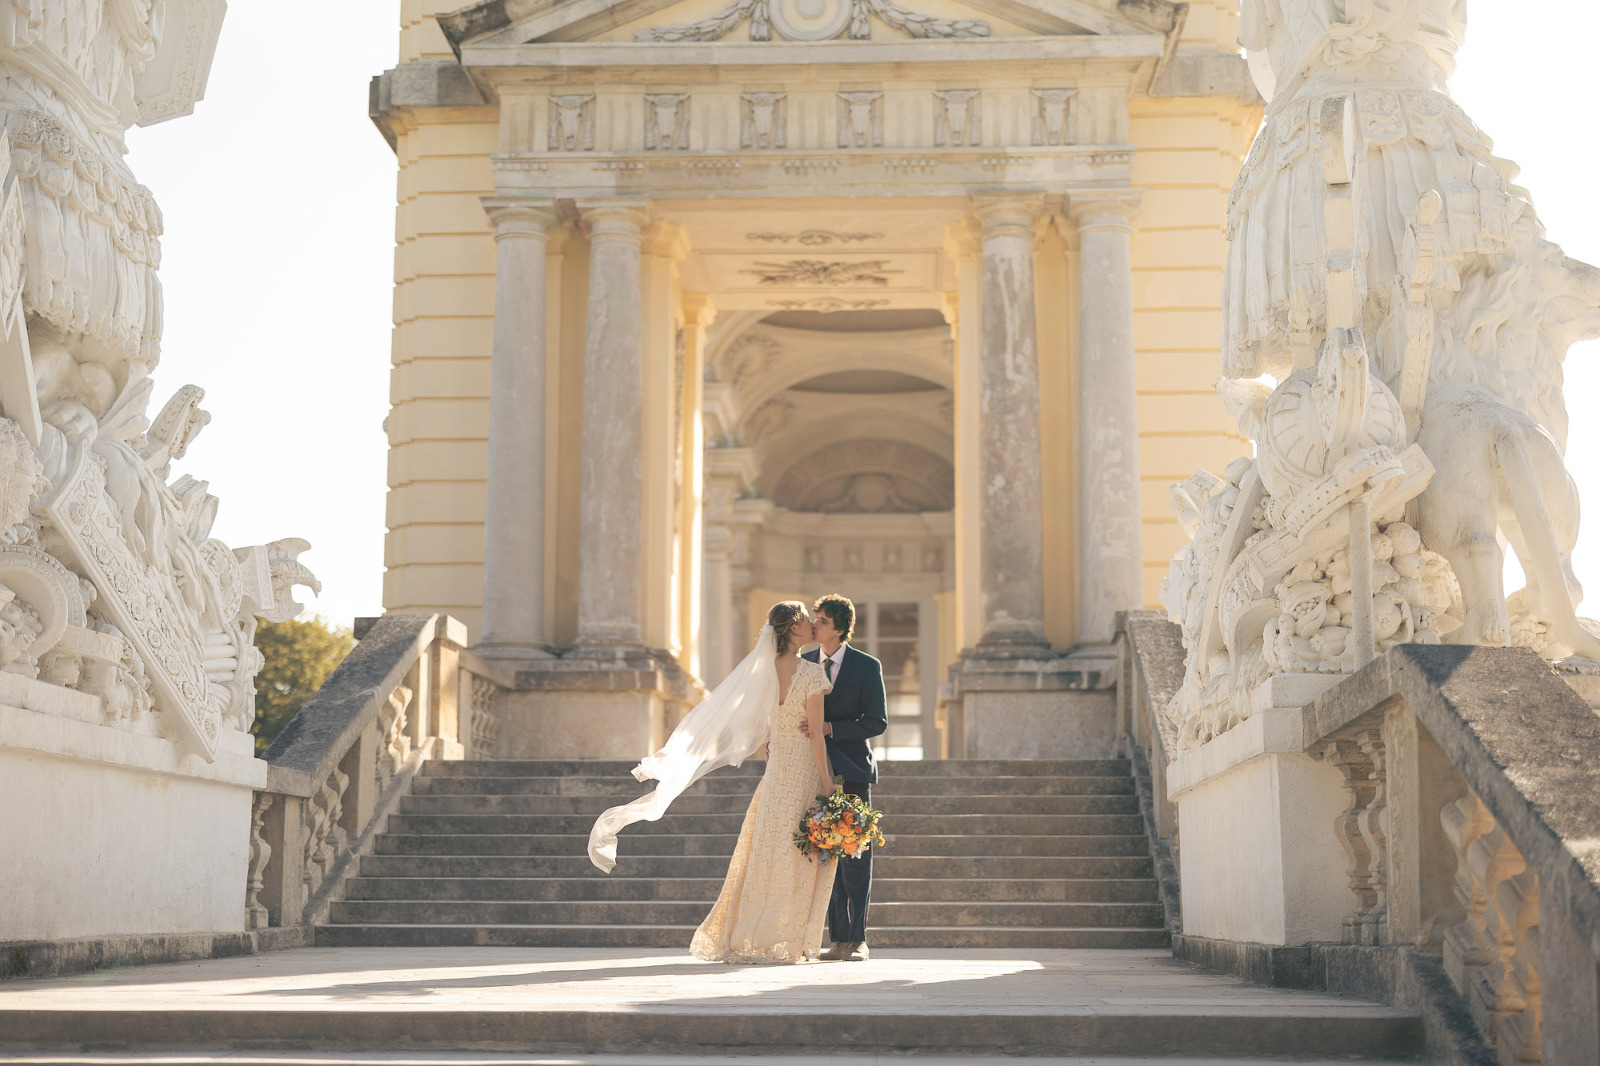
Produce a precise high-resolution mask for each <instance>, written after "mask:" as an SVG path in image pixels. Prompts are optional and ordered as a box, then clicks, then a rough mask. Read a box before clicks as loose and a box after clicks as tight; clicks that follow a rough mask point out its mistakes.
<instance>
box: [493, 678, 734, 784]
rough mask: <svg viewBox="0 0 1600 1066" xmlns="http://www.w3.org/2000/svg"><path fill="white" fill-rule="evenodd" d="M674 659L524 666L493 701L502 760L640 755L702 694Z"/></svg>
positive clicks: (658, 744) (662, 737)
mask: <svg viewBox="0 0 1600 1066" xmlns="http://www.w3.org/2000/svg"><path fill="white" fill-rule="evenodd" d="M702 695H703V694H702V693H701V691H700V690H699V688H698V687H697V686H695V685H693V684H692V683H690V682H689V681H688V680H687V679H686V678H685V677H684V676H683V675H682V673H681V671H679V670H678V668H677V667H676V666H675V665H673V664H672V663H670V662H663V661H660V660H656V659H652V658H648V657H647V658H643V659H631V660H629V661H628V662H626V663H621V662H618V663H595V662H592V661H590V662H585V661H582V660H573V659H568V660H560V661H556V662H549V663H540V664H537V665H536V666H534V667H533V668H531V669H528V670H519V671H517V672H516V674H515V678H514V682H513V684H512V685H511V686H510V687H508V688H507V689H504V690H502V691H501V692H500V694H499V695H498V696H497V697H496V698H495V705H494V709H495V716H496V717H497V718H498V719H499V720H500V732H499V750H498V754H499V756H500V758H503V759H640V758H643V757H644V756H646V755H649V754H650V753H651V752H654V751H655V750H656V749H658V748H659V747H661V745H662V744H663V743H664V742H665V741H666V739H667V735H668V734H669V733H670V732H671V731H672V727H673V726H675V725H676V724H677V723H678V721H679V720H680V719H682V717H683V714H684V713H685V712H686V711H687V710H688V709H689V708H690V707H692V706H693V705H694V704H695V703H696V702H698V700H699V699H700V698H701V697H702Z"/></svg>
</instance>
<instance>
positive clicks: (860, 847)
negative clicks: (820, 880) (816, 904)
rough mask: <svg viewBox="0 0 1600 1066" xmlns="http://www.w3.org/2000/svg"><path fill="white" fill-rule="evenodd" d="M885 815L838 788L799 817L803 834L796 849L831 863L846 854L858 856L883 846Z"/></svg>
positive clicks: (798, 834) (857, 797)
mask: <svg viewBox="0 0 1600 1066" xmlns="http://www.w3.org/2000/svg"><path fill="white" fill-rule="evenodd" d="M882 821H883V812H882V811H875V810H873V809H872V808H871V807H869V806H867V805H866V803H865V802H863V801H862V799H861V798H860V797H859V796H850V795H846V794H845V791H844V789H842V788H836V789H834V790H833V793H832V794H831V795H827V796H824V795H821V794H820V793H819V794H818V796H817V802H816V804H815V805H814V806H812V808H811V809H810V810H809V811H807V812H806V813H805V814H804V815H802V816H801V818H800V831H799V832H798V833H796V834H795V835H794V846H795V847H797V848H799V849H800V851H801V853H802V854H804V855H805V856H806V857H807V858H815V859H816V860H817V861H818V862H823V863H827V862H832V861H833V860H834V859H837V858H840V857H841V856H845V855H859V854H860V853H861V852H863V851H866V850H867V849H868V848H870V847H880V848H881V847H883V830H882V829H880V828H879V824H880V823H881V822H882Z"/></svg>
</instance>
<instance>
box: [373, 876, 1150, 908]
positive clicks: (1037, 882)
mask: <svg viewBox="0 0 1600 1066" xmlns="http://www.w3.org/2000/svg"><path fill="white" fill-rule="evenodd" d="M701 872H702V873H703V872H704V871H701ZM874 873H875V876H874V877H873V879H872V899H873V901H874V903H875V904H876V903H895V902H909V901H922V902H936V903H944V902H955V901H961V900H985V901H991V902H1056V903H1149V902H1154V901H1155V900H1156V899H1157V892H1156V882H1155V881H1154V880H1153V879H1150V878H1123V879H1117V878H1079V879H1071V880H1068V879H1064V878H1016V879H1011V880H980V879H978V878H903V877H880V876H876V871H874ZM721 889H722V878H720V877H616V876H613V877H609V878H605V879H603V880H602V879H600V878H595V877H355V878H352V879H351V880H350V881H349V882H348V885H347V887H346V889H345V898H346V899H350V900H527V901H534V900H702V901H707V902H709V901H711V900H715V899H716V898H717V893H718V892H719V891H721Z"/></svg>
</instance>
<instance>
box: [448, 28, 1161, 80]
mask: <svg viewBox="0 0 1600 1066" xmlns="http://www.w3.org/2000/svg"><path fill="white" fill-rule="evenodd" d="M1166 45H1167V39H1166V37H1165V36H1163V35H1161V34H1153V33H1152V34H1128V35H1120V36H1091V35H1084V36H1075V37H984V38H976V39H962V40H922V41H915V40H912V41H807V42H788V41H709V42H692V43H684V44H660V43H645V44H640V43H635V42H631V41H595V42H572V43H559V44H518V45H471V46H467V47H465V48H463V49H462V50H461V65H462V66H463V67H465V68H467V70H468V71H469V72H470V73H471V74H473V75H474V77H475V78H480V79H483V81H481V82H480V84H483V83H484V82H487V83H488V84H498V83H499V82H500V81H502V80H505V79H510V80H517V79H518V78H519V76H531V77H532V79H533V80H537V81H538V82H541V83H549V82H551V81H553V80H555V79H554V78H553V76H552V72H554V71H565V70H569V69H572V68H580V69H584V70H585V71H586V72H587V71H596V72H598V71H601V70H604V71H605V80H607V81H612V80H622V81H626V80H628V78H627V75H626V71H627V70H628V69H629V68H639V69H644V70H658V69H659V68H662V67H677V68H682V69H681V71H679V72H678V74H679V77H678V78H677V79H675V80H681V81H684V82H685V83H694V82H706V81H716V80H720V79H721V77H722V75H720V74H719V73H717V72H718V71H725V70H726V69H727V68H730V67H748V68H760V69H761V71H762V72H763V73H764V74H765V75H766V76H768V77H773V78H776V77H778V69H779V68H782V67H797V68H803V69H804V70H805V71H807V72H817V73H819V74H820V73H823V72H825V70H826V68H828V67H830V66H832V67H842V68H847V69H854V70H859V69H860V68H861V67H863V66H881V65H883V64H888V63H907V62H914V63H916V64H917V65H918V66H919V67H930V66H933V67H937V66H939V65H941V64H950V65H957V66H961V67H968V66H971V65H974V64H981V65H984V66H992V65H993V64H996V63H1016V64H1020V65H1024V66H1027V67H1029V68H1037V67H1038V66H1039V64H1041V63H1047V62H1060V61H1069V60H1124V61H1126V60H1134V61H1137V62H1136V65H1137V66H1142V65H1143V64H1144V63H1146V62H1149V63H1154V62H1155V61H1156V60H1159V59H1160V58H1162V56H1163V55H1164V54H1165V52H1166ZM1130 73H1131V70H1130ZM589 76H590V77H593V74H589Z"/></svg>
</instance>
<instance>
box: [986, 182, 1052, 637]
mask: <svg viewBox="0 0 1600 1066" xmlns="http://www.w3.org/2000/svg"><path fill="white" fill-rule="evenodd" d="M1043 206H1044V199H1043V197H1041V196H1026V195H1010V196H975V197H973V213H974V214H976V215H977V218H978V222H979V224H980V225H981V227H982V242H983V277H982V296H981V303H982V312H981V317H982V325H981V329H982V337H981V340H980V351H979V353H978V377H979V394H980V396H981V399H980V407H979V414H978V435H979V442H978V481H979V498H978V499H977V500H976V501H974V502H975V503H976V504H977V505H978V507H980V508H981V511H980V514H981V516H982V517H981V520H980V521H981V527H982V528H981V532H980V534H979V548H978V550H979V574H980V577H979V584H980V588H981V595H982V599H983V610H982V614H983V633H982V636H981V637H980V638H979V640H978V645H977V647H976V648H974V649H973V650H972V654H973V655H974V656H976V657H977V658H994V659H1033V658H1040V657H1042V656H1046V655H1048V654H1049V653H1050V644H1049V641H1047V640H1046V639H1045V636H1044V548H1043V539H1044V520H1043V517H1042V510H1041V503H1040V499H1041V492H1042V491H1043V490H1042V488H1041V484H1040V474H1039V471H1040V454H1039V362H1038V337H1037V328H1038V327H1037V325H1036V323H1035V320H1034V313H1035V312H1034V284H1033V238H1034V224H1035V223H1036V222H1037V220H1038V218H1039V213H1040V210H1041V209H1042V208H1043Z"/></svg>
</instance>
